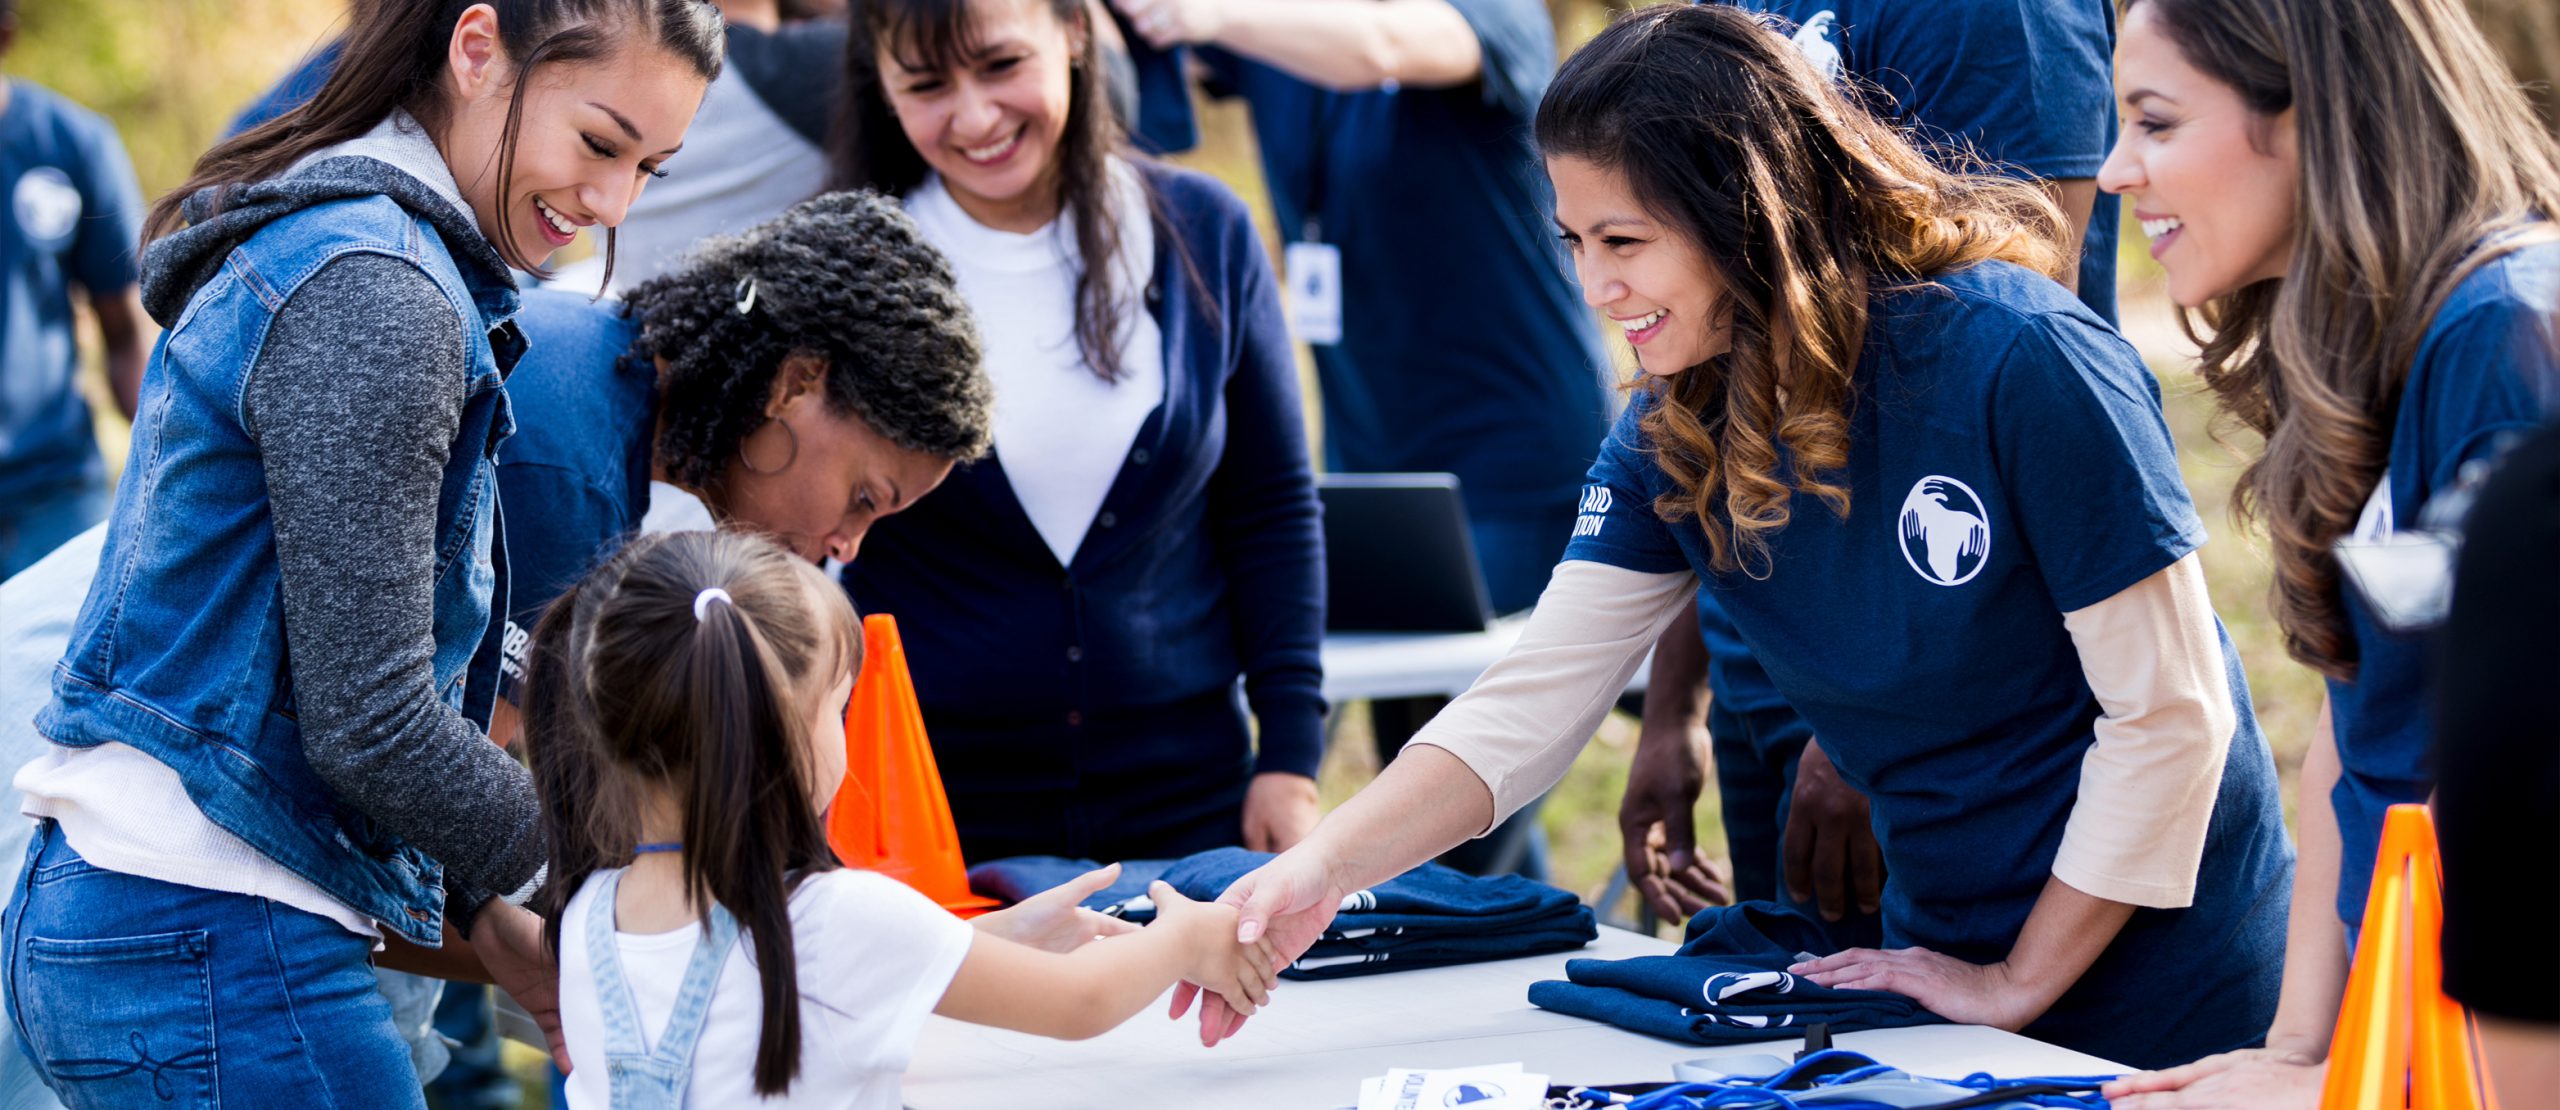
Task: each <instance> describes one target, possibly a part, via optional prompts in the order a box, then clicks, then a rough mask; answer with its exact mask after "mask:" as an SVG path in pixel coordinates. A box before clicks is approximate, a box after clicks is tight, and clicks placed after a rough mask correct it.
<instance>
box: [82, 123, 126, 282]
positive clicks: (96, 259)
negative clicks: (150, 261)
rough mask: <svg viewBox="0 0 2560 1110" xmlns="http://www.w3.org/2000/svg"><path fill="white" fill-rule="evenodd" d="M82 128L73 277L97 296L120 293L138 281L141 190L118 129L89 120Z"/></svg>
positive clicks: (111, 125)
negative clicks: (136, 253)
mask: <svg viewBox="0 0 2560 1110" xmlns="http://www.w3.org/2000/svg"><path fill="white" fill-rule="evenodd" d="M87 122H88V123H89V124H90V126H88V127H86V128H83V129H81V131H80V133H79V135H78V140H77V141H78V142H79V144H80V165H79V166H78V168H77V171H76V172H77V173H78V174H79V180H78V181H77V184H78V186H79V188H80V206H81V207H80V224H79V227H78V230H76V231H75V232H74V233H73V234H74V238H73V239H72V242H71V249H70V251H68V252H67V253H68V256H69V257H68V258H67V260H66V262H67V265H68V267H69V272H70V274H71V278H72V280H74V281H77V282H79V283H80V287H81V288H83V289H86V290H88V291H89V293H90V294H91V295H92V296H97V295H101V294H108V293H121V292H123V291H124V290H125V289H126V288H127V287H129V286H131V285H132V284H133V283H134V282H135V281H137V280H140V272H139V271H138V270H137V269H136V268H135V261H134V252H135V251H137V250H139V249H140V248H141V243H142V212H143V207H142V189H141V188H140V187H139V186H137V185H135V184H134V180H133V163H132V162H131V161H130V160H128V159H127V158H126V157H125V152H124V141H123V140H122V139H121V138H119V137H117V135H116V129H115V125H114V124H111V123H108V122H107V121H106V120H105V119H104V118H103V117H94V116H93V117H90V118H89V119H88V120H87Z"/></svg>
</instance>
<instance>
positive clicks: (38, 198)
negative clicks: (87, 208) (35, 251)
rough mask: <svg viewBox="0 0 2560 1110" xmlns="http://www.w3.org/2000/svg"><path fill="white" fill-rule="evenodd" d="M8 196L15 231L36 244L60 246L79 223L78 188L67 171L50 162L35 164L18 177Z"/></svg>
mask: <svg viewBox="0 0 2560 1110" xmlns="http://www.w3.org/2000/svg"><path fill="white" fill-rule="evenodd" d="M12 200H13V203H14V207H15V208H16V210H17V215H18V230H19V232H20V233H22V234H24V235H25V236H26V237H27V241H28V242H31V243H34V244H36V245H38V246H41V247H58V246H61V245H62V244H63V243H64V242H67V241H68V240H69V239H70V238H71V229H72V228H74V227H77V226H79V224H80V190H79V188H78V187H77V186H74V185H73V184H71V176H70V175H69V174H66V173H64V172H62V171H61V170H59V169H56V168H54V167H52V166H37V167H36V168H34V169H31V170H28V171H27V172H26V174H25V175H24V176H22V177H20V178H18V188H17V189H16V191H15V196H14V197H13V198H12Z"/></svg>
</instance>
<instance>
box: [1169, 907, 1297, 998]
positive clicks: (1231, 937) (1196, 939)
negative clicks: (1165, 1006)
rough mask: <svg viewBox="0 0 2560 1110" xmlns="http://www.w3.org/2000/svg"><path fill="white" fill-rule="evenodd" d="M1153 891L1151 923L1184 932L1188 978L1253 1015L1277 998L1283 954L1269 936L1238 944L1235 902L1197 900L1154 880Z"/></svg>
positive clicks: (1185, 967)
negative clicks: (1273, 993) (1273, 996)
mask: <svg viewBox="0 0 2560 1110" xmlns="http://www.w3.org/2000/svg"><path fill="white" fill-rule="evenodd" d="M1147 896H1148V897H1150V898H1152V899H1154V900H1155V903H1156V924H1155V925H1152V926H1149V928H1170V929H1175V930H1178V931H1180V932H1181V934H1182V936H1183V941H1184V950H1185V951H1186V952H1187V953H1188V960H1187V962H1186V963H1185V965H1184V968H1183V972H1182V978H1183V981H1184V982H1187V983H1192V984H1196V985H1198V986H1199V987H1201V988H1202V989H1205V990H1209V991H1212V992H1215V993H1216V994H1217V995H1218V997H1220V998H1223V999H1225V1000H1226V1003H1227V1006H1228V1008H1230V1009H1233V1010H1234V1011H1235V1012H1237V1013H1239V1014H1247V1015H1250V1014H1252V1013H1254V1012H1255V1011H1256V1010H1259V1009H1261V1008H1262V1007H1263V1006H1264V1005H1266V1004H1268V1003H1269V1002H1270V1001H1271V989H1272V988H1273V987H1275V986H1278V985H1279V982H1280V980H1279V976H1278V974H1277V972H1278V970H1279V968H1280V966H1282V965H1281V964H1280V960H1279V955H1278V953H1277V952H1275V951H1273V949H1272V947H1271V941H1270V939H1269V938H1267V937H1266V938H1262V939H1259V940H1256V941H1254V942H1253V943H1251V944H1238V943H1236V939H1235V938H1236V908H1235V907H1234V906H1225V905H1219V904H1217V903H1214V902H1194V901H1192V900H1191V899H1188V898H1185V897H1183V896H1182V893H1181V892H1180V891H1177V890H1175V889H1173V887H1172V886H1171V885H1169V884H1166V883H1164V882H1157V883H1154V884H1152V885H1150V886H1149V887H1148V888H1147Z"/></svg>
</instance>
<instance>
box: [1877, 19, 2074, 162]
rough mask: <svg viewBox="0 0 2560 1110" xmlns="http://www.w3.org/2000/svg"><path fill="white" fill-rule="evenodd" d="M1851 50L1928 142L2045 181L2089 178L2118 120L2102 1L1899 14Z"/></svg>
mask: <svg viewBox="0 0 2560 1110" xmlns="http://www.w3.org/2000/svg"><path fill="white" fill-rule="evenodd" d="M1891 11H1892V12H1893V18H1891V19H1890V20H1889V21H1886V20H1880V21H1879V22H1881V23H1883V25H1882V26H1878V27H1873V28H1864V29H1863V30H1865V31H1866V32H1867V33H1868V34H1870V35H1874V36H1876V41H1873V42H1867V43H1859V42H1857V41H1856V36H1857V35H1858V33H1859V31H1860V30H1862V29H1861V28H1855V27H1852V28H1849V30H1848V34H1849V35H1850V48H1851V51H1852V53H1853V54H1854V55H1857V56H1860V57H1861V58H1862V60H1863V63H1864V65H1865V66H1866V67H1868V68H1865V69H1864V70H1862V73H1863V75H1864V76H1866V77H1867V78H1869V79H1870V80H1873V81H1875V82H1876V83H1877V84H1878V85H1880V86H1882V87H1883V89H1884V91H1885V92H1886V94H1887V95H1889V96H1891V97H1892V98H1893V100H1894V104H1895V106H1896V108H1897V109H1898V110H1899V112H1900V114H1901V115H1902V117H1903V118H1905V119H1906V120H1911V121H1914V122H1917V123H1919V124H1921V125H1922V126H1924V127H1925V128H1926V129H1927V130H1928V131H1929V132H1931V133H1932V134H1931V135H1930V137H1931V138H1941V137H1943V138H1953V139H1957V140H1961V141H1963V142H1967V143H1970V144H1972V145H1973V147H1974V148H1975V149H1976V150H1977V151H1979V152H1980V153H1981V154H1982V155H1983V156H1984V157H1986V158H1989V159H1991V160H1992V161H1994V162H1999V163H2002V164H2004V165H2010V166H2015V167H2018V168H2020V169H2024V170H2026V171H2027V172H2028V173H2031V174H2034V175H2035V176H2037V177H2042V178H2054V179H2062V178H2079V177H2096V176H2097V175H2098V167H2099V165H2100V164H2102V163H2104V162H2105V161H2106V158H2107V146H2108V139H2107V123H2108V121H2109V120H2110V119H2112V118H2113V113H2114V111H2115V85H2114V76H2113V61H2112V55H2113V53H2114V45H2113V39H2114V35H2113V33H2112V31H2111V28H2110V23H2111V19H2112V13H2111V12H2110V11H2109V10H2108V7H2107V0H1969V2H1963V3H1953V4H1926V5H1912V4H1905V5H1900V6H1898V7H1896V8H1894V9H1891Z"/></svg>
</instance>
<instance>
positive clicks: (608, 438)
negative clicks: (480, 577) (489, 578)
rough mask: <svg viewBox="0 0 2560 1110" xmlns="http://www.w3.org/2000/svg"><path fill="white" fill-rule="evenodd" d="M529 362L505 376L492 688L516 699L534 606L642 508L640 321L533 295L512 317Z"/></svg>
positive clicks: (626, 533)
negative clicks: (500, 574) (499, 606)
mask: <svg viewBox="0 0 2560 1110" xmlns="http://www.w3.org/2000/svg"><path fill="white" fill-rule="evenodd" d="M516 326H517V327H519V328H522V329H523V330H524V337H525V355H524V359H523V360H522V361H520V362H518V363H517V364H516V368H515V372H514V373H512V374H510V375H508V376H507V400H508V401H509V403H511V404H513V405H514V406H515V414H516V434H515V435H514V436H513V437H511V438H509V439H508V440H507V442H506V446H504V447H502V448H500V449H499V451H498V504H499V507H500V509H501V511H502V512H504V513H505V514H506V523H507V614H506V621H507V628H506V631H505V635H504V648H503V650H504V651H505V656H504V659H503V662H502V667H501V669H500V672H499V682H498V692H499V694H500V695H502V696H504V697H506V698H508V699H510V700H513V699H514V698H515V696H516V683H517V682H518V681H520V680H521V679H522V678H523V677H524V651H525V648H526V646H527V645H528V644H529V643H531V641H532V638H533V630H534V626H535V625H536V624H537V623H539V622H540V621H541V619H542V610H543V609H544V608H545V607H547V606H549V605H550V604H551V602H552V601H553V600H555V599H557V598H558V597H559V596H560V595H561V594H563V593H566V592H568V589H569V587H571V586H574V585H576V584H577V583H578V580H579V579H580V578H583V577H585V576H586V573H587V572H588V571H589V570H592V569H594V568H595V566H596V564H597V563H600V562H603V561H604V560H605V559H606V558H607V557H609V556H611V555H612V554H613V553H614V552H615V551H618V550H620V549H621V547H622V545H623V543H624V542H625V541H627V540H629V539H630V537H631V535H632V533H634V532H637V531H639V529H640V518H641V517H642V516H644V515H646V514H647V513H648V511H649V459H650V455H651V452H650V443H649V437H650V433H651V431H652V430H653V429H654V428H655V426H656V424H657V418H658V383H657V374H656V372H655V370H654V368H653V367H651V366H650V365H649V364H647V363H645V362H640V361H638V360H633V359H626V358H625V357H624V355H625V353H626V352H628V351H629V350H630V349H631V344H632V342H633V341H634V340H636V339H638V338H639V334H640V329H639V325H638V324H636V323H635V322H633V321H631V320H629V319H626V318H625V317H624V316H623V314H622V310H621V308H620V306H619V305H616V304H614V303H612V302H604V303H597V302H595V301H592V300H591V299H589V298H588V297H587V296H586V295H585V294H582V293H569V292H563V291H561V290H557V289H536V290H533V291H531V292H529V293H526V294H525V296H524V307H523V309H522V310H521V311H519V312H517V313H516Z"/></svg>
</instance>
